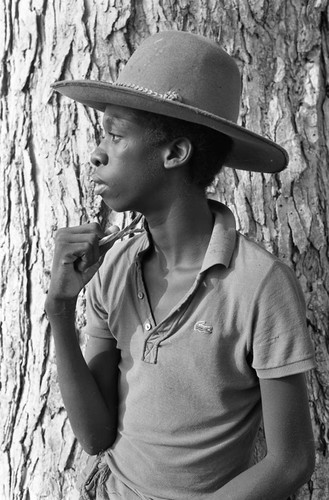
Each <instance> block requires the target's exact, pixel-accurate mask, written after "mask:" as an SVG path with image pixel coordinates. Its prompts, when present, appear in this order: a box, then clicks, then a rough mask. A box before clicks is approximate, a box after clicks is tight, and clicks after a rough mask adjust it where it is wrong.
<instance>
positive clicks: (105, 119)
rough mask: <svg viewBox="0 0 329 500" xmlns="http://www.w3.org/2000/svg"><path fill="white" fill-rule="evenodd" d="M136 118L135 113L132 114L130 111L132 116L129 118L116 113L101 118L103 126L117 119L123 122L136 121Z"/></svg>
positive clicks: (111, 123)
mask: <svg viewBox="0 0 329 500" xmlns="http://www.w3.org/2000/svg"><path fill="white" fill-rule="evenodd" d="M136 118H137V115H136V116H134V114H133V113H132V117H131V118H124V117H121V116H117V115H116V114H113V115H110V116H105V117H104V118H103V127H105V126H108V127H111V126H112V125H113V124H114V123H115V121H118V122H119V123H120V122H121V123H123V122H130V123H136Z"/></svg>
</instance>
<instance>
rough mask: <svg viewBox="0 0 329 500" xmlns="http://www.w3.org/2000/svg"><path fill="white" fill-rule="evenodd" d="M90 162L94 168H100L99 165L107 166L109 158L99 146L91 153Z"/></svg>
mask: <svg viewBox="0 0 329 500" xmlns="http://www.w3.org/2000/svg"><path fill="white" fill-rule="evenodd" d="M90 161H91V163H92V164H93V165H95V167H100V166H101V165H107V164H108V161H109V157H108V156H107V154H106V153H105V151H104V149H102V148H101V147H100V146H97V148H96V149H95V150H94V151H93V152H92V153H91V156H90Z"/></svg>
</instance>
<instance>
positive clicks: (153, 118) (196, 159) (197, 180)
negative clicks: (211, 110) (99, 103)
mask: <svg viewBox="0 0 329 500" xmlns="http://www.w3.org/2000/svg"><path fill="white" fill-rule="evenodd" d="M138 115H139V116H140V118H141V120H142V121H143V125H144V126H145V128H146V140H148V141H150V142H151V143H153V144H155V145H161V144H164V143H169V142H172V141H174V140H176V139H178V138H182V137H184V138H186V139H187V140H189V142H190V143H191V146H192V151H191V155H190V157H189V161H188V168H187V172H188V180H189V181H190V182H191V183H192V184H194V185H195V186H196V187H198V188H200V189H202V190H204V189H205V188H207V187H208V186H209V185H210V184H211V183H212V182H213V180H214V178H215V175H216V174H217V173H218V172H219V171H220V169H221V168H222V166H223V165H224V163H225V159H226V157H227V156H228V154H229V152H230V149H231V146H232V140H231V138H230V137H229V136H227V135H224V134H221V133H220V132H217V131H216V130H213V129H210V128H208V127H204V126H203V125H199V124H197V123H191V122H187V121H184V120H180V119H177V118H172V117H168V116H163V115H158V114H154V113H149V112H147V111H139V112H138Z"/></svg>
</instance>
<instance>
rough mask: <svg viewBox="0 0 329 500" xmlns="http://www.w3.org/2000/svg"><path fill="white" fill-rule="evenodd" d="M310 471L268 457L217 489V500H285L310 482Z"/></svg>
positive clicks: (289, 462) (296, 464) (292, 463)
mask: <svg viewBox="0 0 329 500" xmlns="http://www.w3.org/2000/svg"><path fill="white" fill-rule="evenodd" d="M310 474H311V470H310V471H308V470H307V463H306V461H305V466H304V464H303V461H302V460H301V462H300V463H296V461H295V460H294V461H293V462H291V461H288V463H287V462H286V463H285V462H284V461H283V460H279V459H276V458H275V457H271V456H266V457H265V458H264V459H263V460H261V461H260V462H259V463H257V464H256V465H254V466H253V467H251V468H250V469H247V470H246V471H244V472H243V473H241V474H239V475H238V476H236V477H235V478H234V479H232V480H231V481H229V482H228V483H227V484H225V486H223V487H222V488H221V489H220V490H218V492H217V495H216V496H214V500H215V499H216V500H285V499H286V498H288V497H289V495H291V494H292V493H294V492H295V491H296V490H297V489H298V488H299V487H300V486H302V484H304V483H305V482H306V481H307V480H308V478H309V477H308V475H310Z"/></svg>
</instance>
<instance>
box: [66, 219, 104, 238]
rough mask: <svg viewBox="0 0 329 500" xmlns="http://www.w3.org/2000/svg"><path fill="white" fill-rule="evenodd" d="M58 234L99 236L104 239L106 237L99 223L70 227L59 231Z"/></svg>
mask: <svg viewBox="0 0 329 500" xmlns="http://www.w3.org/2000/svg"><path fill="white" fill-rule="evenodd" d="M58 233H65V234H90V233H94V234H97V236H98V237H100V238H102V236H104V232H103V231H102V229H101V227H100V225H99V224H98V222H90V223H89V224H82V225H81V226H72V227H71V226H70V227H64V228H61V229H59V230H58V231H57V234H58Z"/></svg>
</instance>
